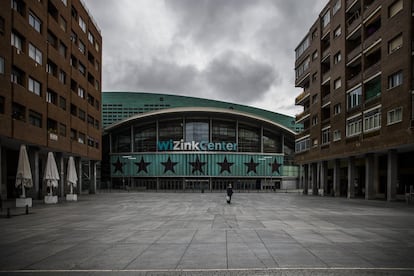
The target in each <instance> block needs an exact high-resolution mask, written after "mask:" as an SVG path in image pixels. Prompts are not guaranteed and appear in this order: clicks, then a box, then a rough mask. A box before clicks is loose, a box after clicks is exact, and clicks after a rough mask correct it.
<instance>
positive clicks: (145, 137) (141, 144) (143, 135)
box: [134, 124, 157, 152]
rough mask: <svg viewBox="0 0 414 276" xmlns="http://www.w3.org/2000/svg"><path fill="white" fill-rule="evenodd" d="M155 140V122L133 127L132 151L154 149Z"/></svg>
mask: <svg viewBox="0 0 414 276" xmlns="http://www.w3.org/2000/svg"><path fill="white" fill-rule="evenodd" d="M156 140H157V132H156V127H155V124H150V125H145V126H136V127H134V152H154V151H156Z"/></svg>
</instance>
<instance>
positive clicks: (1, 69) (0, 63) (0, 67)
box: [0, 57, 5, 75]
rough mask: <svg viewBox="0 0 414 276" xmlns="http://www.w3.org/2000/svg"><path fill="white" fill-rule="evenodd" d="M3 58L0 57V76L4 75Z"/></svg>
mask: <svg viewBox="0 0 414 276" xmlns="http://www.w3.org/2000/svg"><path fill="white" fill-rule="evenodd" d="M4 72H5V71H4V58H3V57H0V74H1V75H4Z"/></svg>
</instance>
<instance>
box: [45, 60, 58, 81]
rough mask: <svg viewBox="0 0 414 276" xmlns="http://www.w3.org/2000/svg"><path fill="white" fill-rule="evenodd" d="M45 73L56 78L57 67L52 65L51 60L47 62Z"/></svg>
mask: <svg viewBox="0 0 414 276" xmlns="http://www.w3.org/2000/svg"><path fill="white" fill-rule="evenodd" d="M46 72H47V73H49V74H51V75H53V76H55V77H57V65H56V64H54V63H53V62H52V61H51V60H47V64H46Z"/></svg>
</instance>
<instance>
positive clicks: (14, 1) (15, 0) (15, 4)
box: [11, 0, 25, 15]
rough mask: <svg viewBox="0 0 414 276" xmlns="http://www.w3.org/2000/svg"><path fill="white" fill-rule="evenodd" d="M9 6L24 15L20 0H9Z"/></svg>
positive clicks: (22, 3) (22, 4) (23, 6)
mask: <svg viewBox="0 0 414 276" xmlns="http://www.w3.org/2000/svg"><path fill="white" fill-rule="evenodd" d="M11 8H12V9H13V10H15V11H17V12H18V13H20V15H24V8H25V5H24V2H23V1H22V0H11Z"/></svg>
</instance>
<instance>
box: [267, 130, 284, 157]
mask: <svg viewBox="0 0 414 276" xmlns="http://www.w3.org/2000/svg"><path fill="white" fill-rule="evenodd" d="M263 152H266V153H276V152H282V138H281V137H280V135H277V134H276V133H274V132H271V131H269V130H264V131H263Z"/></svg>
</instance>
